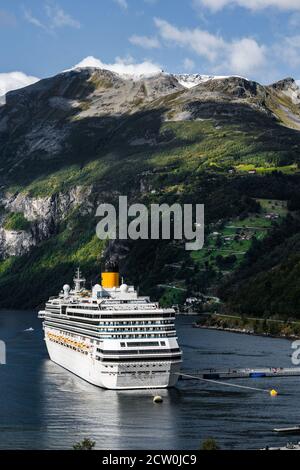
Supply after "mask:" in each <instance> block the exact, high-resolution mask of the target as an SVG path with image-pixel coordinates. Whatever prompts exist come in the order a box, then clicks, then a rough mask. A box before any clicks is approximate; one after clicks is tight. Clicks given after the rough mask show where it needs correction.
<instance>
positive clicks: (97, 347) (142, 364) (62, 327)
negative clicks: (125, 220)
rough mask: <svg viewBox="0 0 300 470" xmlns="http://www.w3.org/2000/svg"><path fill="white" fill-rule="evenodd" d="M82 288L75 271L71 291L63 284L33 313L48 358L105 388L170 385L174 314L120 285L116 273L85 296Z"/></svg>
mask: <svg viewBox="0 0 300 470" xmlns="http://www.w3.org/2000/svg"><path fill="white" fill-rule="evenodd" d="M84 286H85V279H84V278H83V277H82V276H81V273H80V271H79V269H78V270H77V273H76V276H75V278H74V288H73V289H71V288H70V286H69V285H65V286H64V287H63V290H62V292H61V293H60V294H59V295H58V297H51V298H50V299H49V300H48V302H47V303H46V306H45V310H43V311H40V312H39V317H40V318H42V319H43V320H44V332H45V341H46V345H47V349H48V352H49V356H50V359H51V360H52V361H54V362H55V363H57V364H59V365H60V366H62V367H64V368H66V369H68V370H69V371H71V372H73V373H74V374H76V375H78V376H79V377H81V378H83V379H85V380H87V381H88V382H90V383H92V384H94V385H97V386H99V387H103V388H107V389H136V388H166V387H172V386H174V385H175V384H176V382H177V380H178V373H179V370H180V364H181V356H182V353H181V350H180V348H179V346H178V342H177V336H176V330H175V324H174V322H175V311H174V309H163V308H160V306H159V304H158V303H156V302H151V301H150V299H149V297H141V296H139V295H138V293H137V291H136V290H135V289H134V287H132V286H127V285H126V284H124V283H122V285H120V282H119V274H118V272H117V271H116V270H115V271H109V272H104V273H102V284H101V285H99V284H97V285H95V286H94V287H93V288H92V290H91V291H88V290H86V289H85V287H84Z"/></svg>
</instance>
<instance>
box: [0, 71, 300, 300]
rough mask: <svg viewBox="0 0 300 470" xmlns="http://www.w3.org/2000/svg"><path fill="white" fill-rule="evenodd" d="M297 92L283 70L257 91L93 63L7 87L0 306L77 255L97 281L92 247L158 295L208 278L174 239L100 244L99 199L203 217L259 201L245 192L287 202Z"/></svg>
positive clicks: (295, 146)
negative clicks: (183, 207)
mask: <svg viewBox="0 0 300 470" xmlns="http://www.w3.org/2000/svg"><path fill="white" fill-rule="evenodd" d="M180 82H181V83H180ZM298 93H299V92H298V88H297V86H296V84H295V82H294V81H293V80H291V79H287V80H284V81H282V82H279V83H277V84H274V85H271V86H269V87H264V86H261V85H259V84H258V83H255V82H251V81H248V80H246V79H243V78H240V77H225V78H219V79H218V78H214V79H208V80H205V81H203V80H199V83H198V81H197V84H196V85H195V86H193V87H190V88H187V87H186V86H184V85H183V84H182V79H181V80H179V77H176V76H173V75H168V74H164V73H161V74H158V75H156V76H152V77H148V78H145V77H141V78H139V79H137V78H130V77H126V78H124V77H121V76H119V75H117V74H114V73H112V72H109V71H105V70H99V69H93V68H87V69H77V70H73V71H70V72H65V73H63V74H60V75H57V76H55V77H52V78H49V79H46V80H42V81H40V82H38V83H36V84H34V85H32V86H29V87H27V88H24V89H22V90H18V91H16V92H11V93H8V95H7V97H6V104H5V105H3V106H0V198H1V199H0V204H1V211H0V255H1V257H2V261H1V262H0V305H2V306H20V305H22V306H32V305H37V304H38V303H40V302H41V301H42V300H43V299H44V298H45V297H47V295H48V294H50V293H51V292H53V291H55V290H56V289H58V288H59V287H60V286H61V284H62V283H63V282H65V281H66V279H68V280H69V281H70V277H71V276H72V271H73V269H74V267H75V266H76V265H77V264H80V265H81V266H82V268H83V269H84V270H85V272H86V275H87V277H88V278H89V279H92V278H95V277H97V275H98V273H99V263H100V260H101V257H102V255H103V256H106V257H107V256H108V257H110V256H113V257H116V258H118V259H119V260H120V263H121V268H122V270H123V272H124V274H125V272H126V274H127V276H128V277H129V280H130V281H132V282H136V283H138V284H139V285H140V286H141V288H142V289H143V290H144V291H147V292H152V293H154V295H156V296H161V295H164V294H163V292H162V291H161V289H160V288H159V287H157V286H160V285H161V284H163V283H164V281H165V280H167V281H168V282H173V281H174V280H177V281H178V283H179V284H182V285H183V286H184V288H186V289H187V290H188V291H193V290H198V291H199V290H203V289H205V288H207V287H209V285H210V280H213V279H214V282H215V281H216V279H215V277H214V276H215V275H214V274H213V273H211V272H209V271H206V272H205V271H203V269H204V267H203V266H201V265H198V264H197V263H195V261H193V259H192V258H191V256H190V253H188V252H185V251H184V249H183V244H180V243H179V244H174V243H172V242H171V243H167V242H164V243H162V242H154V241H153V242H151V241H149V242H136V243H134V244H133V243H111V244H109V246H108V247H106V249H105V246H104V245H105V244H104V243H103V242H100V241H99V240H98V239H97V238H96V236H95V227H96V223H97V220H96V218H95V216H94V214H95V210H96V207H97V205H98V204H99V203H101V202H116V198H117V196H118V195H120V194H121V195H123V194H124V195H128V197H129V201H130V202H132V201H136V202H144V203H147V204H148V203H150V202H175V201H178V202H182V203H184V202H189V203H205V204H206V224H207V226H209V224H215V223H219V222H220V220H223V221H224V220H225V219H229V218H231V217H237V216H239V215H240V214H242V213H243V214H245V213H247V212H251V211H253V210H257V208H256V205H255V204H254V202H253V201H254V198H259V197H267V198H273V197H274V198H276V197H277V198H279V197H278V196H280V197H281V198H282V199H286V200H287V199H292V198H294V197H295V195H296V194H297V192H298V190H299V178H298V175H297V172H298V163H299V155H300V154H299V149H300V147H299V146H300V133H299V132H298V120H299V123H300V105H299V103H298V99H299V97H298ZM249 168H251V169H252V168H255V172H256V175H249V173H248V169H249ZM272 172H273V173H272ZM278 175H280V177H279V176H278ZM174 264H177V265H180V266H181V269H180V270H179V271H178V272H177V271H176V272H174V269H173V268H172V267H170V266H172V265H174ZM205 269H206V268H205Z"/></svg>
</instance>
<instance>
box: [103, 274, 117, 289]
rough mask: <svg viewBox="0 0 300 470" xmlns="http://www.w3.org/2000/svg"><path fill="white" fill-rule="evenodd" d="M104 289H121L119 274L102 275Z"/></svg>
mask: <svg viewBox="0 0 300 470" xmlns="http://www.w3.org/2000/svg"><path fill="white" fill-rule="evenodd" d="M101 278H102V282H101V284H102V287H103V289H112V288H113V287H120V275H119V273H118V272H109V273H107V272H104V273H102V275H101Z"/></svg>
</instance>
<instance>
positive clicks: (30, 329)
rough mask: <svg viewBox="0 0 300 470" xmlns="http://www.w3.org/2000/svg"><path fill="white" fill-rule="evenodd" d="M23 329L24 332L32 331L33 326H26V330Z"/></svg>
mask: <svg viewBox="0 0 300 470" xmlns="http://www.w3.org/2000/svg"><path fill="white" fill-rule="evenodd" d="M24 331H26V332H28V331H34V328H32V327H30V328H26V330H24Z"/></svg>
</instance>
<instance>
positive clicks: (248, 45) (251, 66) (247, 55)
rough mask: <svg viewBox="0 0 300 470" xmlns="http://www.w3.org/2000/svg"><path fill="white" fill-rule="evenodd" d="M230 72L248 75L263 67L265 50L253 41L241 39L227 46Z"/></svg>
mask: <svg viewBox="0 0 300 470" xmlns="http://www.w3.org/2000/svg"><path fill="white" fill-rule="evenodd" d="M229 61H230V70H233V73H240V74H242V75H243V74H248V73H251V72H255V71H256V70H257V69H259V68H261V67H264V65H265V63H266V48H265V46H260V45H259V44H257V42H256V41H255V40H254V39H251V38H243V39H241V40H239V41H236V42H234V43H232V44H231V46H229Z"/></svg>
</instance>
